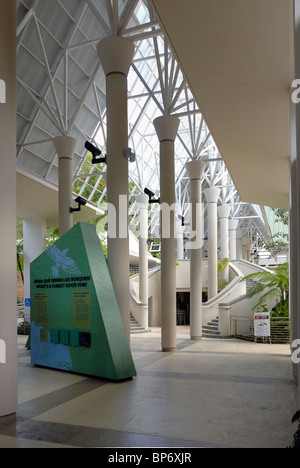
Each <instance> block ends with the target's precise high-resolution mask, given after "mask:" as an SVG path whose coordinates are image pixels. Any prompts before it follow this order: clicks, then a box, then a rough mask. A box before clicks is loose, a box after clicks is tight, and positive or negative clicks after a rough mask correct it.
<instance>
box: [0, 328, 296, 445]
mask: <svg viewBox="0 0 300 468" xmlns="http://www.w3.org/2000/svg"><path fill="white" fill-rule="evenodd" d="M25 342H26V338H25V337H19V339H18V347H19V407H18V412H17V415H16V416H11V417H8V418H2V419H0V448H31V447H33V448H69V447H72V448H88V447H99V448H101V447H177V448H178V447H199V448H286V447H288V446H290V445H291V444H292V439H293V435H294V433H295V430H296V427H294V426H293V425H292V424H291V418H292V415H293V414H294V412H295V409H296V407H295V395H294V393H295V388H294V386H293V382H292V376H291V354H290V349H289V346H288V345H271V344H259V343H248V342H244V341H238V340H214V339H203V340H202V341H199V342H195V341H191V340H190V339H189V330H188V328H186V327H178V349H177V352H176V353H162V352H161V351H160V330H159V329H153V330H152V331H151V333H147V334H143V335H132V337H131V346H132V353H133V358H134V361H135V365H136V368H137V373H138V375H137V377H136V378H134V379H132V380H129V381H126V382H123V383H112V382H108V381H105V380H102V379H96V378H90V377H87V376H83V375H74V374H69V373H65V372H59V371H54V370H50V369H45V368H39V367H34V366H32V365H31V364H30V352H29V351H27V350H26V349H25V346H24V345H25Z"/></svg>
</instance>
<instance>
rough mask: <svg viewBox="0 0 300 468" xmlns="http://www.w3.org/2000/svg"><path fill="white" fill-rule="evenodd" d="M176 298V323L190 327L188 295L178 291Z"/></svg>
mask: <svg viewBox="0 0 300 468" xmlns="http://www.w3.org/2000/svg"><path fill="white" fill-rule="evenodd" d="M176 296H177V298H176V323H177V325H190V293H189V292H184V291H179V292H177V294H176Z"/></svg>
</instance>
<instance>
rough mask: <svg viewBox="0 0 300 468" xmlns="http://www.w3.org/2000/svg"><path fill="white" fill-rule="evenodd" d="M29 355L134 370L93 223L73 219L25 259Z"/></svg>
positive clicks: (115, 373)
mask: <svg viewBox="0 0 300 468" xmlns="http://www.w3.org/2000/svg"><path fill="white" fill-rule="evenodd" d="M30 346H31V361H32V363H33V364H36V365H40V366H45V367H50V368H55V369H62V370H67V371H71V372H76V373H80V374H87V375H93V376H99V377H104V378H107V379H111V380H116V381H119V380H124V379H128V378H131V377H133V376H135V375H136V370H135V366H134V363H133V360H132V356H131V352H130V348H129V344H128V340H127V336H126V333H125V330H124V325H123V321H122V318H121V315H120V311H119V307H118V304H117V300H116V297H115V293H114V289H113V286H112V282H111V278H110V275H109V271H108V267H107V263H106V260H105V258H104V255H103V251H102V247H101V244H100V241H99V238H98V236H97V233H96V228H95V226H92V225H89V224H85V223H78V224H77V225H76V226H74V227H73V228H72V229H71V230H70V231H68V232H67V233H66V234H65V235H64V236H62V237H61V238H60V239H59V240H58V241H57V242H55V244H54V245H52V246H51V247H49V249H48V250H46V251H45V252H44V253H43V254H42V255H41V256H40V257H38V258H37V259H36V260H35V261H34V262H32V263H31V332H30Z"/></svg>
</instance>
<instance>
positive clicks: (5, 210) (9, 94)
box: [0, 0, 18, 417]
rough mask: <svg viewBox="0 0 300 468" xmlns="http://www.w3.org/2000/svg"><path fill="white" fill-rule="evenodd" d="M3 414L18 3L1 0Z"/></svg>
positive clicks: (10, 380)
mask: <svg viewBox="0 0 300 468" xmlns="http://www.w3.org/2000/svg"><path fill="white" fill-rule="evenodd" d="M0 79H1V80H2V81H1V88H2V89H3V91H4V92H3V93H2V94H1V103H0V197H1V200H2V204H1V207H2V222H1V227H0V238H1V243H0V258H1V270H0V298H1V300H0V417H2V416H8V415H10V414H13V413H15V412H16V409H17V401H18V395H17V394H18V380H17V311H16V304H17V284H16V283H17V281H16V278H17V275H16V217H17V215H16V2H12V1H11V0H2V1H1V14H0Z"/></svg>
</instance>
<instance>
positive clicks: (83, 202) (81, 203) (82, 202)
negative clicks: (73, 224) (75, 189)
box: [70, 197, 87, 213]
mask: <svg viewBox="0 0 300 468" xmlns="http://www.w3.org/2000/svg"><path fill="white" fill-rule="evenodd" d="M75 203H77V204H78V208H72V207H71V208H70V213H74V211H81V207H82V206H85V205H86V204H87V201H86V200H85V198H82V197H77V198H75Z"/></svg>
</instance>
